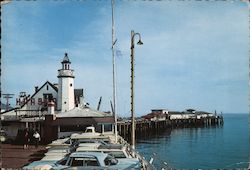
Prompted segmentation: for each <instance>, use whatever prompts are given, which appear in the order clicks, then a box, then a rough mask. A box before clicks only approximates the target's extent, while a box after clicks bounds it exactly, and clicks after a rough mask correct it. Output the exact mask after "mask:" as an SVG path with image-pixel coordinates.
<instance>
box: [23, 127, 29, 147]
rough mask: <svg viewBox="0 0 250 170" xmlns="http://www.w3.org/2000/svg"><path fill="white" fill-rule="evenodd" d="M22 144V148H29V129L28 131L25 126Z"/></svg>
mask: <svg viewBox="0 0 250 170" xmlns="http://www.w3.org/2000/svg"><path fill="white" fill-rule="evenodd" d="M23 134H24V145H23V149H28V148H29V141H30V139H29V131H28V129H27V128H26V129H25V130H24V133H23Z"/></svg>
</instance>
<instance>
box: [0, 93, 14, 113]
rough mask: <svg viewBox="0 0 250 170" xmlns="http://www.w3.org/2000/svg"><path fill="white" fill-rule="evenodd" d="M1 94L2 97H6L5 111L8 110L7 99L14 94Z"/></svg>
mask: <svg viewBox="0 0 250 170" xmlns="http://www.w3.org/2000/svg"><path fill="white" fill-rule="evenodd" d="M2 95H3V98H5V99H6V108H5V109H6V111H8V110H9V100H10V99H11V98H13V96H14V94H9V93H7V94H2Z"/></svg>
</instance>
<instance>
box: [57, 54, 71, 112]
mask: <svg viewBox="0 0 250 170" xmlns="http://www.w3.org/2000/svg"><path fill="white" fill-rule="evenodd" d="M61 63H62V69H60V70H58V76H57V77H58V99H57V110H58V111H61V112H67V111H69V110H71V109H73V108H74V107H75V98H74V78H75V77H74V75H73V71H74V70H72V69H70V64H71V62H70V60H69V57H68V54H67V53H65V56H64V58H63V61H62V62H61Z"/></svg>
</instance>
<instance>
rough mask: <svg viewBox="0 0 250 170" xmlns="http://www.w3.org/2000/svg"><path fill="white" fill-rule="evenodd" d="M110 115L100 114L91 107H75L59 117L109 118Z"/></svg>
mask: <svg viewBox="0 0 250 170" xmlns="http://www.w3.org/2000/svg"><path fill="white" fill-rule="evenodd" d="M107 116H111V114H109V113H104V112H100V111H97V110H94V109H92V108H89V107H75V108H74V109H72V110H69V111H67V112H62V113H60V114H58V115H57V117H107Z"/></svg>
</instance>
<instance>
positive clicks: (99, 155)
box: [70, 152, 108, 158]
mask: <svg viewBox="0 0 250 170" xmlns="http://www.w3.org/2000/svg"><path fill="white" fill-rule="evenodd" d="M107 156H108V154H106V153H100V152H73V153H72V154H70V157H97V158H103V157H105V158H106V157H107Z"/></svg>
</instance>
